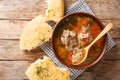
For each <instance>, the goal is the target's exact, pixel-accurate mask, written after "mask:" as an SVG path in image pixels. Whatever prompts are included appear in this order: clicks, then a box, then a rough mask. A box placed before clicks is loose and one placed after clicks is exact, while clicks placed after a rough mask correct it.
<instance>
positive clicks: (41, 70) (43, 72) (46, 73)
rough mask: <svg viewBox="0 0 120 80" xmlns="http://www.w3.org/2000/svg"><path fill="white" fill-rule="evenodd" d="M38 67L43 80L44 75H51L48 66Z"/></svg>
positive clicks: (37, 72)
mask: <svg viewBox="0 0 120 80" xmlns="http://www.w3.org/2000/svg"><path fill="white" fill-rule="evenodd" d="M36 68H37V70H36V74H37V75H38V76H39V77H40V79H41V80H43V79H44V77H49V74H48V71H49V70H48V69H47V68H45V67H41V66H37V67H36Z"/></svg>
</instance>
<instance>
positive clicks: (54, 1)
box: [46, 0, 64, 22]
mask: <svg viewBox="0 0 120 80" xmlns="http://www.w3.org/2000/svg"><path fill="white" fill-rule="evenodd" d="M47 4H48V8H47V10H46V20H47V21H49V20H53V21H55V22H58V21H59V20H60V19H61V18H62V17H63V16H64V0H47Z"/></svg>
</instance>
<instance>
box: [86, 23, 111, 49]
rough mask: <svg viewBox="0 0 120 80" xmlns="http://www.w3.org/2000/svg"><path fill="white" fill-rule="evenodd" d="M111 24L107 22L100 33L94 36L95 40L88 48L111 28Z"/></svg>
mask: <svg viewBox="0 0 120 80" xmlns="http://www.w3.org/2000/svg"><path fill="white" fill-rule="evenodd" d="M112 26H113V24H112V23H109V24H108V25H107V26H106V27H105V28H104V29H103V30H102V32H100V34H99V35H98V36H97V37H96V38H95V40H94V41H93V42H92V43H91V44H90V45H89V46H88V48H90V47H91V46H92V45H93V44H94V43H95V42H96V41H97V40H98V39H100V38H101V37H102V36H103V35H105V34H106V33H107V32H108V31H109V30H110V29H111V28H112Z"/></svg>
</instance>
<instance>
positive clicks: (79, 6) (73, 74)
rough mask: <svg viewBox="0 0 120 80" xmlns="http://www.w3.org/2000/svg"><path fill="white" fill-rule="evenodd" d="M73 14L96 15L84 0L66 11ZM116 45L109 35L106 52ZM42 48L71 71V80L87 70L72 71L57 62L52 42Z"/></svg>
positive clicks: (79, 0) (55, 60)
mask: <svg viewBox="0 0 120 80" xmlns="http://www.w3.org/2000/svg"><path fill="white" fill-rule="evenodd" d="M72 12H86V13H90V14H92V15H94V13H93V12H92V10H91V9H90V8H89V6H88V5H87V4H86V2H85V1H84V0H78V1H77V2H76V3H74V4H73V5H71V6H70V7H69V8H68V9H67V10H66V12H65V14H70V13H72ZM114 45H115V43H114V41H113V39H112V38H111V36H110V35H109V34H108V47H107V50H106V52H107V51H109V50H110V49H111V48H112V47H113V46H114ZM41 48H42V49H43V51H44V52H45V53H46V54H47V55H48V56H49V57H50V58H51V59H52V60H53V61H54V63H56V65H57V66H59V67H62V68H67V69H68V70H69V71H70V73H71V75H70V79H71V80H74V79H75V78H77V77H78V76H79V75H80V74H81V73H82V72H83V71H84V70H85V69H71V68H68V67H66V66H65V65H63V64H61V63H60V62H59V61H58V60H57V58H56V57H55V55H54V53H53V51H52V48H51V42H50V41H49V42H46V43H44V44H43V45H41Z"/></svg>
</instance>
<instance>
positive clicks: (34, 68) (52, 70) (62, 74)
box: [26, 56, 70, 80]
mask: <svg viewBox="0 0 120 80" xmlns="http://www.w3.org/2000/svg"><path fill="white" fill-rule="evenodd" d="M26 75H27V77H28V78H29V79H30V80H70V78H69V71H68V70H67V69H65V68H59V67H57V66H56V65H55V64H54V63H53V61H52V60H51V59H50V58H49V57H47V56H44V58H43V59H42V60H41V59H38V60H37V61H36V62H34V63H32V64H31V65H30V67H29V68H28V69H27V71H26Z"/></svg>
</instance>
